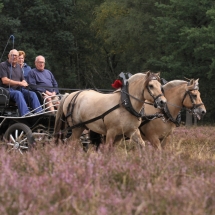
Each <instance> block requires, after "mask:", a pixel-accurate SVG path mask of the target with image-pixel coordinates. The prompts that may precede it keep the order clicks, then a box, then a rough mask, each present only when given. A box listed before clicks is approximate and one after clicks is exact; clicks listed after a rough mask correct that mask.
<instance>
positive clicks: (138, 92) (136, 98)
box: [128, 82, 145, 112]
mask: <svg viewBox="0 0 215 215" xmlns="http://www.w3.org/2000/svg"><path fill="white" fill-rule="evenodd" d="M142 88H143V84H142V86H140V87H139V86H138V84H137V82H136V83H135V82H134V83H129V89H128V91H129V92H128V93H129V94H130V100H131V104H132V107H133V108H134V109H135V110H136V111H137V112H140V111H141V109H142V107H143V104H144V101H145V98H144V93H143V90H144V89H142Z"/></svg>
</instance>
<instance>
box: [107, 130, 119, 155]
mask: <svg viewBox="0 0 215 215" xmlns="http://www.w3.org/2000/svg"><path fill="white" fill-rule="evenodd" d="M115 136H116V134H115V132H114V131H113V130H108V131H107V134H106V138H105V142H106V144H108V149H109V151H111V150H112V149H113V144H114V140H115Z"/></svg>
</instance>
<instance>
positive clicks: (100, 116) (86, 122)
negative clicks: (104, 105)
mask: <svg viewBox="0 0 215 215" xmlns="http://www.w3.org/2000/svg"><path fill="white" fill-rule="evenodd" d="M119 107H120V104H117V105H115V106H114V107H112V108H111V109H109V110H108V111H106V112H104V113H103V114H101V115H99V116H97V117H95V118H93V119H90V120H87V121H85V122H80V123H78V124H76V125H73V126H69V128H70V129H73V128H77V127H82V126H84V125H85V124H89V123H91V122H94V121H96V120H98V119H103V120H104V117H105V116H106V115H107V114H109V113H110V112H112V111H114V110H115V109H117V108H119Z"/></svg>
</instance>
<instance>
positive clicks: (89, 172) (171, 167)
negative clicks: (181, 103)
mask: <svg viewBox="0 0 215 215" xmlns="http://www.w3.org/2000/svg"><path fill="white" fill-rule="evenodd" d="M0 152H1V157H0V171H1V177H0V190H1V192H0V214H3V215H28V214H34V215H47V214H53V215H55V214H56V215H57V214H58V215H59V214H61V215H76V214H77V215H109V214H111V215H121V214H123V215H142V214H144V215H175V214H177V215H192V214H193V215H210V214H211V215H212V214H215V128H214V127H212V126H211V127H209V126H208V127H206V126H205V127H204V126H202V127H191V128H186V127H180V128H177V129H176V130H175V132H174V136H173V137H172V144H171V145H169V146H167V148H166V149H165V151H155V150H154V149H153V148H152V147H151V146H150V145H149V144H147V145H146V148H144V149H143V150H139V148H138V147H136V146H135V145H134V144H132V143H130V144H129V143H127V142H122V143H121V144H118V145H117V146H115V148H114V150H113V151H112V152H107V151H104V150H103V149H101V151H99V152H98V153H97V152H95V151H94V150H93V149H91V150H89V152H88V153H84V152H83V150H82V148H81V147H78V148H74V147H73V146H71V145H67V146H65V145H60V146H55V145H54V144H52V143H51V142H50V143H46V144H45V147H38V149H37V150H33V151H32V152H27V153H25V154H24V155H21V154H20V153H16V152H13V153H9V154H8V153H7V152H6V151H4V149H3V148H2V149H1V151H0Z"/></svg>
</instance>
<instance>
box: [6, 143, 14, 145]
mask: <svg viewBox="0 0 215 215" xmlns="http://www.w3.org/2000/svg"><path fill="white" fill-rule="evenodd" d="M7 145H8V146H14V145H15V144H14V143H7Z"/></svg>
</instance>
